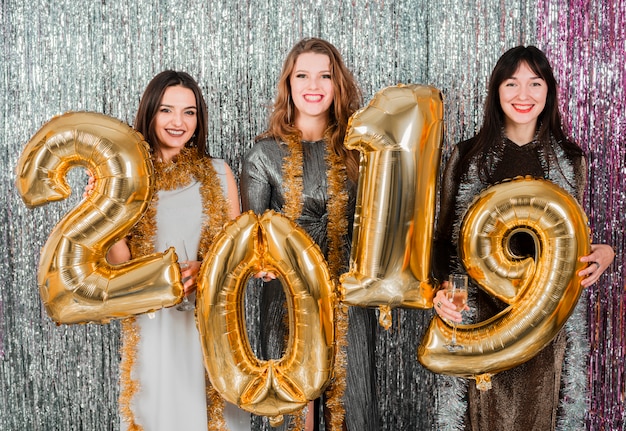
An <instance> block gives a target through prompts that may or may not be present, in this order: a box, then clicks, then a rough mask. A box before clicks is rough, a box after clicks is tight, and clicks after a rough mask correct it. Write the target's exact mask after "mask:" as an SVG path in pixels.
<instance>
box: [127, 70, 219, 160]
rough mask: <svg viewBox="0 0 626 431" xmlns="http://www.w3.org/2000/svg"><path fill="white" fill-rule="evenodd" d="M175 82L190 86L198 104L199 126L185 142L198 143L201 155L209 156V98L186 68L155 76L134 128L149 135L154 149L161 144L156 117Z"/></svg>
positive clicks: (140, 103)
mask: <svg viewBox="0 0 626 431" xmlns="http://www.w3.org/2000/svg"><path fill="white" fill-rule="evenodd" d="M175 86H181V87H184V88H188V89H190V90H191V91H192V92H193V94H194V95H195V97H196V106H197V107H198V109H197V120H198V121H197V125H196V130H195V131H194V134H193V136H192V137H191V140H190V141H189V142H188V143H187V144H186V146H190V147H196V148H197V151H198V155H199V156H200V157H204V156H208V154H207V153H206V141H207V137H208V127H207V118H208V114H207V107H206V102H205V101H204V97H203V96H202V91H201V90H200V87H199V86H198V83H197V82H196V81H195V79H193V78H192V77H191V75H189V74H188V73H186V72H178V71H175V70H165V71H163V72H161V73H159V74H157V75H156V76H155V77H154V78H152V80H151V81H150V83H148V86H147V87H146V89H145V90H144V92H143V95H142V96H141V100H140V101H139V108H138V109H137V116H136V117H135V125H134V127H135V130H137V131H138V132H140V133H141V134H142V135H143V136H144V137H145V138H146V140H147V141H148V143H149V144H150V148H151V149H152V151H153V152H154V150H155V149H158V148H159V145H160V142H159V140H158V138H157V136H156V132H155V130H154V121H155V117H156V114H157V112H158V110H159V106H160V105H161V100H163V94H164V93H165V90H166V89H167V88H169V87H175Z"/></svg>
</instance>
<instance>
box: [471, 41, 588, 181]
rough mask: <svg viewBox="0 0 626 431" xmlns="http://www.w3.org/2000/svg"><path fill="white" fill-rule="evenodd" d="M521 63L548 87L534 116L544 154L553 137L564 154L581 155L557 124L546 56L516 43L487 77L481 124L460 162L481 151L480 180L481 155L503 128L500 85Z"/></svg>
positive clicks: (485, 169)
mask: <svg viewBox="0 0 626 431" xmlns="http://www.w3.org/2000/svg"><path fill="white" fill-rule="evenodd" d="M522 63H524V64H526V65H528V67H529V68H530V69H531V70H532V71H533V72H534V73H535V74H536V75H537V76H539V77H540V78H541V79H543V80H544V81H545V83H546V85H547V87H548V94H547V96H546V105H545V107H544V109H543V111H542V112H541V113H540V114H539V117H538V118H537V124H538V126H539V127H538V130H537V140H538V141H539V142H540V143H541V145H542V147H543V148H544V150H545V151H546V154H554V150H553V149H552V146H551V145H550V139H551V137H553V138H554V139H555V140H556V142H558V143H559V144H560V145H561V146H562V147H563V149H564V150H565V152H566V154H568V155H570V156H580V155H582V154H583V152H582V149H581V148H580V147H579V146H578V145H577V144H575V143H574V142H572V141H570V140H569V139H568V138H567V137H566V136H565V133H564V132H563V129H562V123H561V113H560V112H559V102H558V87H557V83H556V79H555V78H554V73H553V71H552V66H550V62H549V61H548V59H547V57H546V55H545V54H544V53H543V51H541V50H540V49H539V48H537V47H535V46H532V45H529V46H527V47H524V46H516V47H514V48H511V49H509V50H508V51H506V52H505V53H504V54H503V55H502V56H501V57H500V59H498V62H497V63H496V66H495V67H494V69H493V71H492V72H491V77H490V78H489V86H488V90H487V98H486V100H485V109H484V117H483V124H482V126H481V128H480V131H479V132H478V134H477V135H476V142H475V144H474V146H473V147H472V148H471V149H470V151H469V152H468V153H467V155H466V156H465V158H464V160H463V163H469V161H470V160H471V159H472V158H473V157H474V156H475V155H477V154H483V158H482V160H481V161H480V165H479V173H480V175H481V177H482V178H483V179H485V178H488V177H489V166H488V162H487V161H486V159H485V157H484V155H485V154H486V153H487V150H488V149H489V148H490V146H492V145H493V144H494V143H496V142H500V140H501V139H502V128H503V127H504V111H503V110H502V105H501V102H500V91H499V90H500V85H501V84H502V83H503V82H504V81H505V80H507V79H509V78H510V77H512V76H513V75H514V74H515V72H517V70H518V68H519V67H520V65H521V64H522Z"/></svg>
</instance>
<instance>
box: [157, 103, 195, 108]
mask: <svg viewBox="0 0 626 431" xmlns="http://www.w3.org/2000/svg"><path fill="white" fill-rule="evenodd" d="M161 106H165V107H166V108H173V107H174V105H168V104H167V103H161V104H160V105H159V107H161ZM183 109H198V107H197V106H196V105H192V106H187V107H185V108H183Z"/></svg>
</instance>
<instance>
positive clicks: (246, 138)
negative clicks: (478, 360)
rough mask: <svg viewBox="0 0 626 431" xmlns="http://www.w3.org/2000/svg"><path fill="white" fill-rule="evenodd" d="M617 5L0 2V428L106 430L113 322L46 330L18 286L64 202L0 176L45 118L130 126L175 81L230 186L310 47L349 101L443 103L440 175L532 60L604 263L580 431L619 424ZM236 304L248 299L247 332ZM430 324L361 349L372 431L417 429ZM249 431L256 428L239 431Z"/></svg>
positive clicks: (23, 285) (412, 322) (113, 398)
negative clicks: (182, 85)
mask: <svg viewBox="0 0 626 431" xmlns="http://www.w3.org/2000/svg"><path fill="white" fill-rule="evenodd" d="M625 17H626V5H625V4H624V3H623V2H622V1H615V2H609V1H592V0H588V1H584V0H552V1H550V0H540V1H538V2H525V1H510V0H487V1H481V0H443V1H438V2H430V1H428V0H398V1H391V0H378V1H373V0H372V1H368V0H329V1H324V2H322V1H320V0H307V1H302V0H293V1H280V0H241V1H226V0H157V1H154V0H151V1H144V0H134V1H133V0H116V1H110V0H99V1H95V0H85V1H80V2H78V1H75V0H56V1H54V2H50V1H48V0H31V1H28V2H24V1H22V0H0V22H2V26H0V86H1V90H0V112H2V114H0V127H1V130H2V133H0V179H1V181H0V196H1V197H2V206H1V207H0V238H1V239H0V241H1V243H0V246H1V250H2V251H3V253H4V256H5V258H4V259H2V260H1V261H0V279H1V283H2V284H1V289H0V429H1V430H117V429H118V428H119V419H118V414H117V396H118V387H117V378H118V371H119V347H120V340H119V335H120V328H119V323H112V324H109V325H75V326H55V325H54V324H53V323H52V322H51V321H50V319H49V318H48V317H47V316H46V314H45V312H44V310H43V308H42V306H41V301H40V299H39V293H38V289H37V286H36V269H37V264H38V259H39V250H40V249H41V247H42V246H43V244H44V243H45V241H46V239H47V236H48V234H49V233H50V231H51V230H52V228H53V227H54V225H55V224H56V223H57V222H58V221H59V220H60V219H61V218H62V217H63V215H64V214H65V213H66V212H67V211H68V210H69V209H70V208H72V207H73V206H74V205H76V204H77V203H78V202H79V200H80V198H81V194H82V186H83V184H84V183H85V181H86V176H85V175H84V174H83V173H82V172H81V171H80V170H74V171H72V172H70V184H72V185H73V187H74V194H73V195H72V197H71V198H70V199H68V200H67V201H65V202H61V203H56V204H52V205H49V206H47V207H44V208H38V209H34V210H28V209H26V207H25V206H24V205H23V204H22V202H21V199H20V198H19V196H18V195H17V193H16V191H15V188H14V180H15V176H14V167H15V165H16V161H17V158H18V157H19V154H20V152H21V150H22V148H23V146H24V144H25V143H26V142H27V141H28V140H29V138H30V137H31V136H32V135H33V134H34V133H35V132H36V131H37V130H38V129H39V128H40V127H41V126H42V125H43V124H44V123H45V122H47V121H48V120H49V119H51V118H52V117H53V116H54V115H57V114H61V113H63V112H66V111H72V110H74V111H78V110H80V111H96V112H101V113H104V114H107V115H110V116H113V117H116V118H119V119H121V120H123V121H126V122H128V123H132V120H133V117H134V115H135V111H136V108H137V105H138V101H139V97H140V95H141V92H142V91H143V89H144V88H145V86H146V84H147V83H148V81H149V80H150V78H151V77H152V76H153V75H154V74H155V73H157V72H159V71H161V70H163V69H166V68H174V69H179V70H185V71H187V72H189V73H191V74H192V75H193V76H194V77H196V79H197V80H198V81H199V83H200V84H201V86H202V88H203V90H204V92H205V96H206V98H207V102H208V105H209V116H210V130H211V136H210V150H211V153H212V155H214V156H219V157H223V158H225V159H226V160H227V161H228V162H229V163H230V165H231V166H232V168H233V171H235V172H236V173H238V172H239V169H240V165H241V157H242V155H243V153H244V152H245V151H246V150H247V149H248V148H249V147H250V146H251V145H252V142H253V137H254V136H255V135H256V134H258V133H260V132H261V131H263V130H264V128H265V126H266V119H267V114H268V109H267V107H268V105H270V104H271V100H272V97H273V95H274V88H275V83H276V79H277V76H278V73H279V70H280V67H281V64H282V60H283V58H284V56H285V54H286V53H287V51H288V50H289V48H290V47H291V45H292V44H293V43H294V42H296V41H297V40H298V39H300V38H301V37H304V36H320V37H323V38H325V39H328V40H329V41H331V42H332V43H334V44H335V45H336V46H337V47H338V48H339V50H340V51H341V52H342V53H343V55H344V59H345V61H346V63H347V65H348V67H350V68H351V69H352V70H353V72H354V74H355V76H356V78H357V80H358V82H359V84H360V86H361V87H362V89H363V92H364V97H365V102H367V101H369V99H370V98H371V97H372V95H373V94H374V93H375V92H376V91H378V90H380V89H381V88H383V87H385V86H389V85H395V84H397V83H400V82H402V83H409V82H412V83H421V84H429V85H434V86H436V87H438V88H439V89H441V90H442V92H443V93H444V96H445V103H446V105H445V115H446V132H445V139H446V140H445V151H444V161H445V159H446V158H447V155H448V154H449V151H450V149H451V146H452V145H454V144H455V143H456V142H457V141H459V140H460V139H463V138H468V137H470V136H471V135H472V134H474V132H475V131H476V129H477V127H478V126H479V125H480V122H481V118H482V103H483V100H484V97H485V92H486V85H487V80H488V77H489V73H490V71H491V69H492V68H493V66H494V64H495V61H496V60H497V58H498V57H499V56H500V55H501V54H502V52H504V50H506V49H508V48H510V47H512V46H515V45H519V44H524V45H526V44H535V45H537V46H538V47H540V48H542V49H544V50H545V51H546V53H547V54H548V57H549V58H550V59H551V61H552V64H553V66H554V69H555V73H556V74H557V78H558V81H559V83H560V85H561V97H562V99H561V104H562V107H563V109H564V111H565V116H564V121H565V122H566V126H567V128H568V130H570V131H571V136H572V137H573V138H574V139H576V140H577V141H578V142H580V143H581V145H582V146H583V148H584V149H585V151H586V152H587V153H588V155H589V162H590V172H589V187H588V193H587V198H586V202H585V209H586V211H587V214H588V215H589V219H590V224H591V227H592V230H593V234H594V241H595V242H608V243H610V244H612V245H613V246H614V248H615V250H616V253H617V256H616V260H615V263H614V265H613V266H612V267H611V268H610V269H609V271H608V272H607V273H606V274H605V275H604V276H603V278H602V279H601V281H600V282H599V283H598V284H597V285H595V286H594V287H593V288H591V289H588V290H587V291H586V293H585V294H587V295H588V296H589V299H590V302H589V303H590V307H589V313H590V314H589V315H590V334H589V337H590V341H591V343H592V356H591V361H590V363H589V380H590V383H591V388H592V394H591V399H590V400H589V407H590V412H589V414H588V416H587V429H589V430H617V429H623V426H624V396H625V394H624V392H625V382H624V365H623V364H624V356H625V352H624V348H625V336H626V333H625V328H624V299H625V295H624V289H625V287H626V286H625V277H626V269H625V265H624V250H625V242H626V235H625V232H624V229H625V227H624V225H625V224H626V223H625V216H624V214H626V160H625V159H626V142H625V138H624V133H625V132H626V106H625V105H626V95H625V94H624V89H625V87H626V70H625V64H626V30H625V29H626V22H625V21H626V18H625ZM253 299H254V298H252V300H251V301H249V304H250V305H251V308H252V309H251V310H250V319H251V323H250V325H254V322H253V320H254V316H255V310H254V309H253V308H254V307H252V304H254V300H253ZM430 318H431V312H430V311H420V310H396V311H394V326H393V327H392V328H391V329H390V330H389V331H388V332H385V331H383V330H381V331H380V334H381V336H380V339H379V341H378V345H377V356H378V361H379V382H378V383H379V386H380V388H381V394H382V396H381V409H382V411H383V412H384V417H383V426H382V429H384V430H426V429H431V428H433V427H434V426H433V425H432V424H433V423H434V414H435V411H436V408H437V406H436V402H435V401H434V400H435V399H436V396H435V395H436V386H435V379H434V376H433V375H432V374H431V373H429V372H427V371H425V370H424V369H423V368H422V367H421V366H419V364H418V363H417V360H416V348H417V345H418V343H419V339H420V337H421V334H422V332H423V330H424V328H425V326H426V324H427V322H428V321H429V320H430ZM257 428H259V429H260V428H264V429H266V428H267V424H266V423H265V422H264V421H262V420H260V419H257V420H255V429H257Z"/></svg>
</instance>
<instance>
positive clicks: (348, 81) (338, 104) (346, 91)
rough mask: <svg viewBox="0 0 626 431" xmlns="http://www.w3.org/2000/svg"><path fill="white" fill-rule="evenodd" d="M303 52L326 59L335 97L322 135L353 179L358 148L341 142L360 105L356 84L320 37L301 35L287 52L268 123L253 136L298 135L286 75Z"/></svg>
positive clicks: (357, 171) (330, 45)
mask: <svg viewBox="0 0 626 431" xmlns="http://www.w3.org/2000/svg"><path fill="white" fill-rule="evenodd" d="M307 52H313V53H315V54H324V55H326V56H328V58H329V59H330V73H331V76H332V82H333V90H334V93H335V97H334V99H333V103H332V105H331V107H330V109H329V118H328V126H327V129H326V131H325V135H326V136H328V137H329V144H330V145H331V147H332V149H333V151H334V152H335V154H336V155H338V156H340V157H341V158H342V159H343V161H344V163H345V165H346V171H347V174H348V177H349V178H350V179H352V180H354V181H356V179H357V177H358V173H359V161H358V160H359V157H358V152H357V151H355V150H348V149H347V148H345V147H344V145H343V142H344V138H345V135H346V130H347V128H348V120H349V119H350V116H351V115H352V114H353V113H354V112H355V111H356V110H357V109H359V107H360V105H361V100H362V96H361V90H360V89H359V87H358V86H357V84H356V81H355V80H354V77H353V76H352V73H351V72H350V71H349V70H348V68H347V67H346V66H345V64H344V62H343V59H342V57H341V54H339V51H338V50H337V48H335V47H334V46H333V45H332V44H331V43H330V42H327V41H325V40H323V39H319V38H306V39H302V40H301V41H299V42H298V43H296V44H295V45H294V46H293V48H291V51H290V52H289V54H287V57H286V58H285V61H284V63H283V68H282V72H281V74H280V78H279V80H278V85H277V87H278V94H277V95H276V100H275V102H274V106H273V109H272V113H271V114H270V119H269V127H268V129H267V131H266V132H264V133H263V134H261V135H260V136H259V137H257V139H262V138H266V137H273V138H275V139H279V140H282V141H286V140H287V139H288V138H290V137H292V136H296V137H297V138H298V139H301V136H302V133H301V131H300V130H299V129H298V128H296V127H295V126H294V125H293V123H292V121H293V114H292V113H293V112H295V109H296V108H295V105H294V103H293V100H292V99H291V84H290V77H291V73H292V72H293V69H294V67H295V64H296V60H297V59H298V57H299V56H300V54H304V53H307Z"/></svg>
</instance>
